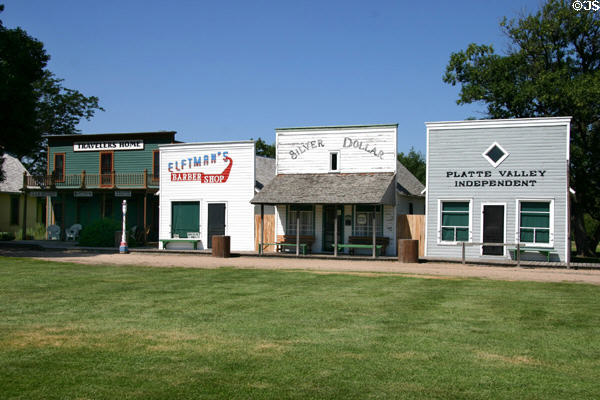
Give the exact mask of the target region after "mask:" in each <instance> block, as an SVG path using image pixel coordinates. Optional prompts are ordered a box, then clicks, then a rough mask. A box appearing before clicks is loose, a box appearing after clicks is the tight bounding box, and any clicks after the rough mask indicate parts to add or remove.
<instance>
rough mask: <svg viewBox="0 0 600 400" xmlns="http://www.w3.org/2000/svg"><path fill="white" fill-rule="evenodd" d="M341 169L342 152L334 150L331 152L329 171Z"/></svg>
mask: <svg viewBox="0 0 600 400" xmlns="http://www.w3.org/2000/svg"><path fill="white" fill-rule="evenodd" d="M339 170H340V152H339V151H332V152H331V153H329V171H332V172H333V171H339Z"/></svg>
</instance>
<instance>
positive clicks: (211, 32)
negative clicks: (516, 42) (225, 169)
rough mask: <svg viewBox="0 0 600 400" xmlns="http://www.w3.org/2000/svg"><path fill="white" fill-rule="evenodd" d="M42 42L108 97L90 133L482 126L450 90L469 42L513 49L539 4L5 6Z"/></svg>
mask: <svg viewBox="0 0 600 400" xmlns="http://www.w3.org/2000/svg"><path fill="white" fill-rule="evenodd" d="M0 3H3V4H5V6H6V7H5V11H4V12H3V13H2V14H0V19H1V20H2V21H3V23H4V24H5V25H6V26H8V27H16V26H20V27H22V28H24V29H25V30H26V31H27V32H28V33H29V34H30V35H32V36H34V37H36V38H38V39H39V40H41V41H42V42H43V43H44V45H45V48H46V50H47V52H48V53H49V54H50V56H51V57H52V58H51V61H50V63H49V69H50V70H51V71H52V72H54V73H55V74H56V75H57V76H58V77H60V78H63V79H64V80H65V81H64V85H65V86H66V87H69V88H73V89H78V90H80V91H81V92H83V93H84V94H86V95H95V96H98V97H99V98H100V103H101V105H102V107H104V108H105V109H106V111H105V112H99V113H98V114H97V115H96V116H95V117H94V118H93V119H92V120H91V121H89V122H88V121H84V122H82V123H81V124H80V126H79V128H80V129H82V131H83V132H84V133H104V132H140V131H154V130H175V131H177V132H178V134H177V138H178V139H179V140H181V141H186V142H191V141H215V140H238V139H249V138H251V137H252V138H257V137H262V138H264V139H265V140H267V141H269V142H273V141H274V139H275V131H274V130H275V128H279V127H292V126H315V125H351V124H379V123H398V124H399V134H398V149H399V151H407V150H408V149H410V147H411V146H414V147H415V148H416V149H418V150H422V151H424V150H425V126H424V122H426V121H445V120H461V119H465V118H467V117H481V116H482V114H481V112H482V111H483V109H484V107H483V106H482V105H468V106H458V105H456V99H457V96H458V88H457V87H452V86H450V85H447V84H445V83H443V82H442V75H443V73H444V71H445V66H446V65H447V63H448V60H449V57H450V54H451V53H452V52H455V51H459V50H462V49H464V48H466V46H467V45H468V44H469V43H471V42H476V43H485V44H494V45H495V47H496V50H503V49H505V48H506V47H507V40H506V38H505V37H504V36H503V34H502V33H501V32H500V30H499V27H498V23H499V21H500V20H501V18H502V17H503V16H508V17H515V16H517V15H519V14H520V13H522V12H531V11H535V10H536V9H537V8H538V7H539V5H540V1H530V0H521V1H517V0H504V1H496V0H485V1H431V2H421V1H412V2H408V1H326V0H323V1H284V0H280V1H212V2H204V1H184V0H173V1H152V0H144V1H141V0H125V1H112V0H110V1H108V0H107V1H102V2H99V1H88V0H73V1H66V0H64V1H48V0H44V1H40V0H35V1H33V0H32V1H29V0H0Z"/></svg>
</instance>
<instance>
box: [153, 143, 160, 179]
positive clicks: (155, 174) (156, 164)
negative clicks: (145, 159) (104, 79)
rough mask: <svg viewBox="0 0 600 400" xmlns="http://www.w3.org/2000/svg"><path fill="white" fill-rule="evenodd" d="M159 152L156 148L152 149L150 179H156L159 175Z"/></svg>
mask: <svg viewBox="0 0 600 400" xmlns="http://www.w3.org/2000/svg"><path fill="white" fill-rule="evenodd" d="M159 162H160V152H159V151H158V150H154V151H153V152H152V179H153V180H155V181H157V180H158V177H159V175H160V166H159Z"/></svg>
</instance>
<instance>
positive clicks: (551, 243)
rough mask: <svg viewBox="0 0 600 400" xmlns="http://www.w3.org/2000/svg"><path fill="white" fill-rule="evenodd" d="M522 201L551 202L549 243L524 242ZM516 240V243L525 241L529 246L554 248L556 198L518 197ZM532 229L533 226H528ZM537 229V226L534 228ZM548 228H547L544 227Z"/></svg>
mask: <svg viewBox="0 0 600 400" xmlns="http://www.w3.org/2000/svg"><path fill="white" fill-rule="evenodd" d="M521 203H549V204H550V207H549V219H550V221H549V228H548V229H549V232H548V243H543V242H535V241H534V242H522V241H521ZM515 216H516V217H515V241H516V243H523V244H525V245H527V246H529V247H541V248H549V249H551V248H554V198H545V199H517V200H516V212H515ZM527 229H531V228H527ZM533 229H535V228H533ZM542 229H547V228H542ZM533 240H535V230H534V233H533Z"/></svg>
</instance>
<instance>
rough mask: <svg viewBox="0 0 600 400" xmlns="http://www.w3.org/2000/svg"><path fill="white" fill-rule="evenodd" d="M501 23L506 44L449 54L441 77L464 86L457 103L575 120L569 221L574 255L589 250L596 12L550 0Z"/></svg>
mask: <svg viewBox="0 0 600 400" xmlns="http://www.w3.org/2000/svg"><path fill="white" fill-rule="evenodd" d="M500 26H501V29H502V30H503V31H504V33H505V34H506V36H507V37H508V39H509V41H510V47H509V49H508V50H507V51H506V52H505V53H504V54H497V53H495V51H494V48H493V47H492V46H488V45H477V44H471V45H469V46H468V47H467V49H466V50H463V51H460V52H457V53H453V54H452V55H451V56H450V62H449V64H448V66H447V68H446V73H445V75H444V78H443V79H444V82H446V83H449V84H451V85H461V90H460V94H459V99H458V100H457V103H458V104H466V103H473V102H482V103H484V104H485V105H486V107H487V114H488V116H489V117H490V118H514V117H516V118H526V117H547V116H572V117H573V119H572V121H571V164H570V185H571V187H572V188H574V190H575V195H574V196H572V213H571V216H572V220H571V225H572V228H573V232H574V235H575V242H576V245H577V252H578V254H580V255H592V254H593V249H594V248H595V247H596V244H597V242H596V243H592V242H593V241H594V240H592V237H594V236H595V237H599V235H597V234H596V235H594V236H590V235H589V234H586V226H585V218H584V216H585V214H586V213H588V214H589V215H590V216H591V217H592V218H593V219H594V220H596V221H598V220H600V69H599V67H600V13H598V12H593V11H585V10H581V11H579V12H578V11H575V10H573V9H572V8H571V2H570V1H564V0H548V1H546V2H545V3H544V4H543V5H542V6H541V8H540V10H538V11H537V12H535V13H532V14H529V15H523V16H521V17H520V18H519V19H511V20H508V19H507V18H504V19H503V20H502V22H501V23H500ZM598 229H600V227H599V228H598Z"/></svg>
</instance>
